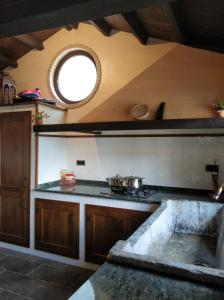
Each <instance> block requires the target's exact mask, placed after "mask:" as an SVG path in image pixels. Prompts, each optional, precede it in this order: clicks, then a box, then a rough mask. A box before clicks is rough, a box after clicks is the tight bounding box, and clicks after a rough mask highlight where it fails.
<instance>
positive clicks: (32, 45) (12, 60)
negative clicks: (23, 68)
mask: <svg viewBox="0 0 224 300" xmlns="http://www.w3.org/2000/svg"><path fill="white" fill-rule="evenodd" d="M58 30H60V28H54V29H50V30H44V31H40V32H35V33H32V34H27V35H22V36H19V38H18V36H16V37H7V38H1V39H0V70H2V69H4V68H6V67H8V66H10V67H13V68H15V67H17V65H18V64H17V60H18V59H19V58H20V57H22V56H23V55H25V54H26V53H28V52H29V51H31V50H33V49H38V50H42V49H43V42H44V41H45V40H46V39H47V38H49V37H51V36H52V35H53V34H55V33H56V32H57V31H58Z"/></svg>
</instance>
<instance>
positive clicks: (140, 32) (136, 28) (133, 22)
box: [121, 12, 149, 45]
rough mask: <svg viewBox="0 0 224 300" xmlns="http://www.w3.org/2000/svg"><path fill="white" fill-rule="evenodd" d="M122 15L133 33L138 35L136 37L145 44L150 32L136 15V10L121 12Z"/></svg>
mask: <svg viewBox="0 0 224 300" xmlns="http://www.w3.org/2000/svg"><path fill="white" fill-rule="evenodd" d="M121 17H122V18H123V20H124V21H125V22H127V23H128V25H129V26H130V28H131V31H132V33H133V34H134V35H135V36H136V38H137V39H138V40H139V41H140V42H141V43H142V44H143V45H145V44H146V43H147V40H148V37H149V35H148V33H147V32H146V30H145V29H144V28H143V26H142V24H141V22H140V21H139V19H138V17H137V16H136V13H135V12H128V13H123V14H121Z"/></svg>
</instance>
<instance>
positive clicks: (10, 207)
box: [0, 112, 31, 247]
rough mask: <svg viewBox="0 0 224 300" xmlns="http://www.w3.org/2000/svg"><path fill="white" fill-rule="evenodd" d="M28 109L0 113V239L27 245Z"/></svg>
mask: <svg viewBox="0 0 224 300" xmlns="http://www.w3.org/2000/svg"><path fill="white" fill-rule="evenodd" d="M30 152H31V112H13V113H4V114H0V162H1V168H0V240H1V241H4V242H8V243H13V244H18V245H21V246H27V247H28V246H29V202H30V164H31V159H30Z"/></svg>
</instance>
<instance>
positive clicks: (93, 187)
mask: <svg viewBox="0 0 224 300" xmlns="http://www.w3.org/2000/svg"><path fill="white" fill-rule="evenodd" d="M147 188H149V189H150V190H151V191H152V192H153V193H152V195H151V196H149V197H144V198H142V197H133V196H127V195H121V194H115V193H111V190H110V187H109V186H108V185H107V184H106V182H102V181H90V180H77V184H76V185H75V186H74V188H63V187H61V186H60V184H59V181H54V182H48V183H44V184H40V185H39V186H38V187H37V188H36V189H35V191H39V192H47V193H60V194H68V195H77V196H88V197H96V198H104V199H105V198H106V199H114V200H122V201H132V202H142V203H161V202H162V201H163V200H168V199H172V200H183V199H187V200H197V201H211V200H210V199H209V197H208V196H206V191H200V190H192V189H182V188H164V187H157V186H147ZM200 194H201V195H200Z"/></svg>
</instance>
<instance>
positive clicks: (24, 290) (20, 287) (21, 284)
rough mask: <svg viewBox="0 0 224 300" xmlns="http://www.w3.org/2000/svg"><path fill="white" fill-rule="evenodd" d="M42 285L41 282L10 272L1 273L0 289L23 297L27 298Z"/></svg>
mask: <svg viewBox="0 0 224 300" xmlns="http://www.w3.org/2000/svg"><path fill="white" fill-rule="evenodd" d="M42 285H43V283H42V282H41V281H40V280H34V279H31V278H29V277H27V276H25V275H23V274H19V273H16V272H12V271H9V270H6V271H4V272H2V273H0V288H1V289H4V290H7V291H11V292H14V293H16V294H19V295H22V296H27V295H28V294H30V293H31V292H32V291H33V290H35V289H37V288H39V287H40V286H42Z"/></svg>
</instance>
